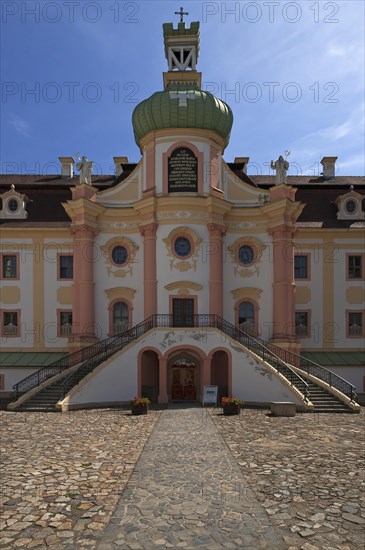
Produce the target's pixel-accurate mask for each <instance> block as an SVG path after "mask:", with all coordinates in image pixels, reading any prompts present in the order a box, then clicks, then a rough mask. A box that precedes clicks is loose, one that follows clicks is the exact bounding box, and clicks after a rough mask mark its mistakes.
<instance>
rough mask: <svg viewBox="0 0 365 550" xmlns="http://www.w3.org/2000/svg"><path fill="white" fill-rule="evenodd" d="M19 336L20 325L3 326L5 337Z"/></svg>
mask: <svg viewBox="0 0 365 550" xmlns="http://www.w3.org/2000/svg"><path fill="white" fill-rule="evenodd" d="M17 334H18V325H13V323H9V324H8V325H4V326H3V335H4V336H15V335H17Z"/></svg>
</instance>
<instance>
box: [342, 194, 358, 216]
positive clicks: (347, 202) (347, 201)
mask: <svg viewBox="0 0 365 550" xmlns="http://www.w3.org/2000/svg"><path fill="white" fill-rule="evenodd" d="M349 203H353V204H354V205H355V208H354V210H353V211H352V212H350V211H349V210H348V208H347V205H348V204H349ZM344 207H345V212H346V214H347V215H348V216H353V215H354V214H356V212H357V211H358V208H359V205H358V203H357V201H356V200H355V199H352V198H349V199H347V200H346V201H345V204H344Z"/></svg>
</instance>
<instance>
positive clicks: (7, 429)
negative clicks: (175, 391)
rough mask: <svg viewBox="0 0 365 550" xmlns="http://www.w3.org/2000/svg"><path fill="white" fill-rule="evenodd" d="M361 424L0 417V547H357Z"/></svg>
mask: <svg viewBox="0 0 365 550" xmlns="http://www.w3.org/2000/svg"><path fill="white" fill-rule="evenodd" d="M364 419H365V411H364V410H362V412H361V413H360V414H353V415H351V414H345V415H342V414H321V415H317V414H298V415H296V416H295V417H293V418H273V417H270V415H269V414H268V411H265V410H254V409H243V410H242V411H241V413H240V415H238V416H233V417H226V416H223V415H222V414H221V409H214V408H212V409H201V408H191V409H185V410H184V409H175V410H174V409H170V410H167V411H163V412H161V411H153V410H151V411H149V414H148V415H146V416H140V417H138V416H137V417H134V416H131V415H130V413H129V411H125V410H112V409H105V410H89V411H76V412H72V413H67V414H45V413H9V412H0V429H1V432H0V437H1V445H0V452H1V456H0V465H1V498H0V531H1V536H0V550H14V549H18V548H36V549H42V550H43V549H47V548H48V547H52V550H88V549H90V550H94V549H97V548H98V550H110V549H113V550H114V549H115V548H121V549H123V550H124V549H126V550H129V549H132V550H133V549H134V550H139V549H141V550H143V549H145V548H146V549H149V548H151V549H152V548H153V549H155V548H157V549H158V548H161V549H163V548H185V549H186V550H189V549H191V548H197V549H199V548H202V549H207V550H208V549H209V550H210V549H212V550H215V549H217V550H218V549H219V548H223V549H227V548H228V549H230V548H231V549H234V548H240V549H241V548H242V549H248V550H250V549H251V550H256V549H258V550H260V548H262V549H265V548H266V549H270V550H282V549H283V550H284V549H285V550H360V549H361V550H363V548H364V547H365V544H364V543H365V475H364V471H365V452H364V451H365V445H364V443H365V440H364V436H365V422H364Z"/></svg>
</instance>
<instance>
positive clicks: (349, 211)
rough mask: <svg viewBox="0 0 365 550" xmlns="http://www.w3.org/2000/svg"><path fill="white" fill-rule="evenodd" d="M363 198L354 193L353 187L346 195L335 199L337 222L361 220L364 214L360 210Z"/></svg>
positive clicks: (364, 216)
mask: <svg viewBox="0 0 365 550" xmlns="http://www.w3.org/2000/svg"><path fill="white" fill-rule="evenodd" d="M362 199H363V196H362V195H360V194H359V193H356V191H354V188H353V186H351V189H350V191H349V192H348V193H345V194H344V195H340V196H339V197H337V199H336V204H337V207H338V212H337V219H338V220H363V219H364V218H365V213H364V212H363V210H362Z"/></svg>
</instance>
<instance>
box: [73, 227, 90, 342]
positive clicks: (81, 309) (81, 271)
mask: <svg viewBox="0 0 365 550" xmlns="http://www.w3.org/2000/svg"><path fill="white" fill-rule="evenodd" d="M71 232H72V234H73V248H74V284H73V304H74V307H73V311H72V325H73V328H72V335H73V340H74V341H76V342H92V341H94V340H95V339H96V335H95V311H94V284H95V283H94V269H93V268H94V236H95V231H93V230H92V229H90V228H89V227H87V226H86V225H78V226H74V227H73V228H72V230H71Z"/></svg>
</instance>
